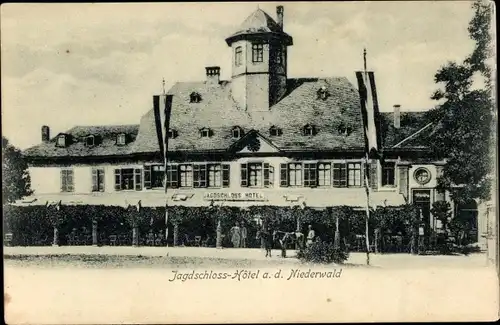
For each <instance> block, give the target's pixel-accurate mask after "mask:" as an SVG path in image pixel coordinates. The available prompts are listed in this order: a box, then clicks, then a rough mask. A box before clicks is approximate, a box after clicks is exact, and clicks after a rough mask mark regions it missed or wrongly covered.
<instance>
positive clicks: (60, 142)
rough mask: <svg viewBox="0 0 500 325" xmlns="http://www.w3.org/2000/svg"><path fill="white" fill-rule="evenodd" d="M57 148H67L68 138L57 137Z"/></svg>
mask: <svg viewBox="0 0 500 325" xmlns="http://www.w3.org/2000/svg"><path fill="white" fill-rule="evenodd" d="M57 146H58V147H66V136H65V135H60V136H58V137H57Z"/></svg>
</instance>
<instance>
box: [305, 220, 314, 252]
mask: <svg viewBox="0 0 500 325" xmlns="http://www.w3.org/2000/svg"><path fill="white" fill-rule="evenodd" d="M308 229H309V231H308V232H307V242H306V246H307V247H309V246H311V244H312V243H313V241H314V237H316V233H315V232H314V230H313V229H312V226H311V225H309V226H308Z"/></svg>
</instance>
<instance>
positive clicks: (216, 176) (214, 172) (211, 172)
mask: <svg viewBox="0 0 500 325" xmlns="http://www.w3.org/2000/svg"><path fill="white" fill-rule="evenodd" d="M221 185H222V171H221V165H219V164H217V165H209V166H208V186H209V187H221Z"/></svg>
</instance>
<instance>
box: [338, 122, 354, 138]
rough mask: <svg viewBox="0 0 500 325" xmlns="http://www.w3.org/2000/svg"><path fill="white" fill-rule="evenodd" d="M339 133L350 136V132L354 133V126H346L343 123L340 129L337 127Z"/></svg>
mask: <svg viewBox="0 0 500 325" xmlns="http://www.w3.org/2000/svg"><path fill="white" fill-rule="evenodd" d="M337 131H338V133H339V134H340V135H344V136H348V135H349V134H351V133H352V128H351V127H350V126H346V125H344V124H341V125H340V126H339V127H338V129H337Z"/></svg>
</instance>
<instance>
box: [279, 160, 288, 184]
mask: <svg viewBox="0 0 500 325" xmlns="http://www.w3.org/2000/svg"><path fill="white" fill-rule="evenodd" d="M280 186H281V187H286V186H288V165H287V164H280Z"/></svg>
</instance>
